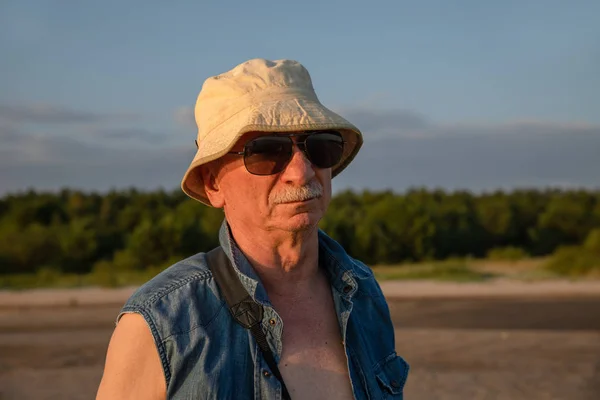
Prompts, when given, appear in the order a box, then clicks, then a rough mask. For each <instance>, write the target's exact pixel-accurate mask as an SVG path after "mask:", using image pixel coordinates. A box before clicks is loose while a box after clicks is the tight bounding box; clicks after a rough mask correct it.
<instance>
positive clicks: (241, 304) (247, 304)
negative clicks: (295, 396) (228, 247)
mask: <svg viewBox="0 0 600 400" xmlns="http://www.w3.org/2000/svg"><path fill="white" fill-rule="evenodd" d="M206 259H207V261H208V267H209V268H210V270H211V272H212V274H213V277H214V278H215V281H216V282H217V286H219V289H220V291H221V293H222V294H223V297H225V301H226V302H227V305H228V306H229V311H230V313H231V316H232V317H233V319H234V320H235V321H236V322H237V323H238V324H240V325H241V326H243V327H244V328H246V329H248V330H250V332H251V333H252V336H254V339H255V340H256V343H257V344H258V347H259V348H260V351H261V352H262V353H263V356H264V358H265V361H266V362H267V364H268V365H269V368H270V369H271V372H272V373H273V375H275V377H276V378H277V379H278V380H279V382H281V389H282V392H283V393H282V395H283V399H285V400H290V394H289V393H288V390H287V387H286V386H285V382H283V377H282V376H281V372H279V368H278V367H277V362H275V356H274V355H273V352H272V351H271V348H270V347H269V343H268V342H267V337H266V336H265V333H264V332H263V330H262V327H261V321H262V317H263V307H262V305H260V304H258V303H257V302H255V301H254V300H253V299H252V297H251V296H250V295H249V294H248V292H247V291H246V288H244V285H242V282H241V281H240V278H239V276H238V275H237V273H236V272H235V270H234V269H233V266H232V265H231V262H230V261H229V258H228V257H227V255H226V254H225V252H224V251H223V248H222V247H221V246H219V247H217V248H214V249H212V250H211V251H209V252H208V253H206Z"/></svg>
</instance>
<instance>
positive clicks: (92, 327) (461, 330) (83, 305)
mask: <svg viewBox="0 0 600 400" xmlns="http://www.w3.org/2000/svg"><path fill="white" fill-rule="evenodd" d="M381 286H382V289H383V291H384V293H385V295H386V297H387V298H388V302H389V305H390V312H391V314H392V319H393V321H394V324H395V327H396V331H395V332H396V344H397V351H398V353H399V354H401V355H402V356H403V357H404V358H406V360H407V361H408V362H409V363H410V364H411V373H410V376H409V380H408V382H407V384H406V387H405V398H407V399H597V398H599V396H600V282H567V281H544V282H537V283H522V282H510V281H495V282H486V283H465V284H458V283H436V282H393V281H391V282H383V283H382V284H381ZM133 290H135V288H133V287H130V288H121V289H99V288H85V289H72V290H32V291H4V292H0V399H2V400H12V399H73V400H79V399H91V398H94V395H95V392H96V389H97V386H98V383H99V381H100V378H101V374H102V368H103V363H104V356H105V352H106V346H107V344H108V341H109V339H110V335H111V333H112V329H113V327H114V318H115V316H116V315H117V313H118V310H119V308H120V305H121V304H122V303H123V302H124V301H125V300H126V299H127V297H128V296H129V295H130V294H131V293H132V292H133Z"/></svg>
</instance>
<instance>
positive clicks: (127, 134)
mask: <svg viewBox="0 0 600 400" xmlns="http://www.w3.org/2000/svg"><path fill="white" fill-rule="evenodd" d="M92 135H93V136H94V137H95V138H97V139H106V140H108V141H110V142H113V143H115V144H119V143H122V142H123V141H134V142H145V143H149V144H161V143H165V142H166V141H168V139H169V136H168V135H166V134H165V133H159V132H153V131H149V130H147V129H142V128H102V129H95V130H93V133H92Z"/></svg>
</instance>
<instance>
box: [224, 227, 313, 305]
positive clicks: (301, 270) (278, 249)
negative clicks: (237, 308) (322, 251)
mask: <svg viewBox="0 0 600 400" xmlns="http://www.w3.org/2000/svg"><path fill="white" fill-rule="evenodd" d="M229 226H230V228H231V233H232V235H233V238H234V240H235V242H236V244H237V245H238V247H239V248H240V250H241V251H242V252H243V253H244V255H245V256H246V258H247V259H248V261H249V262H250V263H251V264H252V266H253V267H254V270H255V271H256V273H257V274H258V276H259V277H260V279H261V281H262V283H263V285H264V286H265V289H266V290H267V293H268V295H269V296H273V295H275V296H285V297H287V298H294V297H296V296H302V295H303V294H304V293H306V291H307V290H310V288H311V287H312V285H313V284H314V283H315V281H316V280H317V279H319V263H318V260H319V238H318V228H317V227H316V226H315V227H313V228H312V229H310V230H305V231H300V232H282V231H274V230H273V231H265V230H260V231H258V230H257V229H252V228H250V227H248V226H246V225H244V224H235V223H234V224H230V225H229Z"/></svg>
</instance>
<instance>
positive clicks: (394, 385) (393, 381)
mask: <svg viewBox="0 0 600 400" xmlns="http://www.w3.org/2000/svg"><path fill="white" fill-rule="evenodd" d="M390 384H391V385H392V387H393V388H396V389H399V388H400V384H399V383H398V381H397V380H395V379H393V380H392V381H391V382H390Z"/></svg>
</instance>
